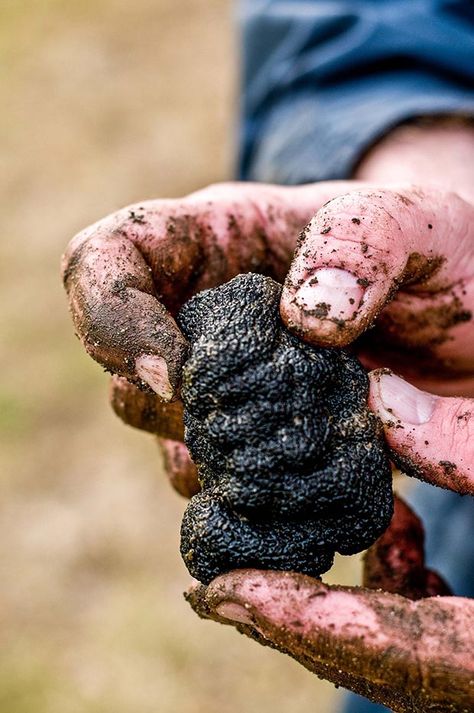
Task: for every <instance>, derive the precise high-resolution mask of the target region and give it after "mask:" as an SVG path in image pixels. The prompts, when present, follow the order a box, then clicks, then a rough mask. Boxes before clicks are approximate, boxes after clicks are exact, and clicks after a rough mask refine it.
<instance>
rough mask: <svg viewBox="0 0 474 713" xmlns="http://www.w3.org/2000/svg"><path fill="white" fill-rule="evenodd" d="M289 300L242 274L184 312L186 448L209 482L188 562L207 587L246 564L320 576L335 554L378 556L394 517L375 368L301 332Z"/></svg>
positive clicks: (188, 515) (184, 534) (185, 546)
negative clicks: (374, 391)
mask: <svg viewBox="0 0 474 713" xmlns="http://www.w3.org/2000/svg"><path fill="white" fill-rule="evenodd" d="M280 295H281V285H280V284H278V283H277V282H275V281H274V280H272V279H270V278H268V277H264V276H263V275H256V274H246V275H239V276H237V277H235V278H234V279H233V280H231V281H230V282H227V283H226V284H224V285H222V286H220V287H216V288H214V289H210V290H206V291H204V292H201V293H199V294H198V295H196V296H195V297H193V298H192V299H191V300H189V302H187V303H186V304H185V305H184V306H183V308H182V309H181V311H180V313H179V315H178V322H179V325H180V327H181V329H182V330H183V332H184V334H185V336H186V337H187V338H188V340H189V342H190V354H189V358H188V360H187V362H186V364H185V367H184V376H183V391H182V394H183V402H184V423H185V442H186V445H187V446H188V448H189V450H190V453H191V455H192V457H193V459H194V461H195V462H196V464H197V467H198V473H199V479H200V482H201V486H202V491H201V492H200V493H199V494H198V495H195V496H194V497H193V498H192V499H191V501H190V503H189V505H188V507H187V509H186V512H185V515H184V519H183V523H182V528H181V554H182V556H183V559H184V562H185V564H186V566H187V568H188V570H189V572H190V573H191V575H192V576H193V577H195V578H196V579H198V580H200V581H201V582H203V583H204V584H207V583H208V582H210V581H211V580H212V579H213V578H214V577H216V576H217V575H218V574H221V573H223V572H226V571H228V570H231V569H236V568H243V567H256V568H261V569H277V570H292V571H296V572H301V573H304V574H309V575H312V576H318V575H320V574H321V573H322V572H325V571H326V570H328V569H329V568H330V567H331V565H332V561H333V557H334V553H335V552H336V551H337V552H341V553H342V554H353V553H355V552H359V551H360V550H362V549H365V548H367V547H369V546H370V545H371V544H372V543H373V542H374V541H375V540H376V539H377V537H379V536H380V535H381V534H382V532H383V531H384V530H385V529H386V528H387V526H388V524H389V522H390V519H391V516H392V511H393V496H392V480H391V468H390V463H389V459H388V456H387V452H386V449H385V445H384V441H383V439H382V435H381V432H380V428H379V425H378V421H377V419H376V417H375V416H374V415H373V414H372V413H371V412H370V411H369V410H368V408H367V395H368V378H367V375H366V372H365V371H364V369H363V367H362V365H361V364H360V363H359V361H358V360H357V359H356V358H355V357H354V356H351V355H350V354H349V353H347V352H346V351H344V350H342V349H324V348H317V347H313V346H310V345H308V344H305V343H304V342H302V341H300V340H299V339H298V338H297V337H295V336H293V335H292V334H290V333H289V332H288V331H287V330H286V329H285V327H284V326H283V323H282V322H281V320H280V315H279V302H280Z"/></svg>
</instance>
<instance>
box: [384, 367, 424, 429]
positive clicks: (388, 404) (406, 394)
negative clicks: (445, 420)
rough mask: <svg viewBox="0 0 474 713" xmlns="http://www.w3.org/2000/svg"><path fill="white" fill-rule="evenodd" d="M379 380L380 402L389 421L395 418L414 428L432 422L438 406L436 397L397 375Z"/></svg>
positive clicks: (388, 375)
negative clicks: (431, 419)
mask: <svg viewBox="0 0 474 713" xmlns="http://www.w3.org/2000/svg"><path fill="white" fill-rule="evenodd" d="M377 378H378V379H379V382H378V387H379V395H380V400H381V401H382V404H383V407H384V408H385V411H386V415H385V418H386V419H387V420H390V419H392V420H393V419H394V418H395V419H398V420H400V421H404V422H405V423H411V424H413V425H414V426H419V425H420V424H422V423H427V422H428V421H429V420H430V418H431V416H432V415H433V411H434V408H435V405H436V400H437V397H436V396H433V395H432V394H427V393H426V392H425V391H420V389H417V388H416V387H415V386H412V385H411V384H409V383H408V381H405V380H404V379H400V377H398V376H395V374H382V375H381V376H379V377H377Z"/></svg>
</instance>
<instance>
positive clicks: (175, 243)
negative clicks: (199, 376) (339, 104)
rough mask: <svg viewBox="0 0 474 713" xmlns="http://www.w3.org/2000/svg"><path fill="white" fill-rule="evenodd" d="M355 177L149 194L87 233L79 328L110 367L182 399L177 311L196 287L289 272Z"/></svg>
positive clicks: (77, 264)
mask: <svg viewBox="0 0 474 713" xmlns="http://www.w3.org/2000/svg"><path fill="white" fill-rule="evenodd" d="M341 190H348V184H347V183H341V184H339V183H334V184H332V183H331V184H316V185H315V186H303V187H293V188H281V187H277V186H264V185H262V186H259V185H256V184H223V185H220V186H210V187H209V188H208V189H206V190H203V191H199V192H198V193H195V194H192V195H191V196H188V197H187V198H185V199H180V200H162V201H149V202H146V203H144V204H143V205H136V206H130V207H129V208H125V209H123V210H121V211H118V212H117V213H115V214H113V215H111V216H108V217H107V218H105V219H104V220H102V221H100V222H98V223H96V224H95V225H92V226H91V227H89V228H87V229H86V230H84V231H82V233H80V234H79V235H77V236H76V237H75V238H74V239H73V240H72V241H71V243H70V245H69V247H68V249H67V251H66V254H65V256H64V258H63V266H62V267H63V278H64V284H65V287H66V290H67V292H68V295H69V302H70V306H71V311H72V315H73V320H74V324H75V327H76V331H77V334H78V336H79V338H80V339H81V340H82V342H83V344H84V346H85V348H86V350H87V351H88V353H89V354H90V355H91V356H92V357H93V358H94V359H95V360H96V361H98V362H99V363H101V364H102V365H103V366H104V367H105V368H106V369H107V370H109V371H112V372H113V373H116V374H118V375H121V376H124V377H127V378H128V379H129V380H131V381H134V382H135V383H137V385H140V384H142V385H148V386H149V387H151V388H152V389H153V390H154V391H155V392H156V393H157V394H158V395H159V396H160V397H161V398H162V399H164V400H167V401H168V400H170V399H171V398H173V397H176V394H177V390H178V388H179V379H180V373H181V367H182V363H183V360H184V358H185V354H186V343H185V340H184V338H183V336H182V334H181V333H180V331H179V329H178V327H177V325H176V323H175V321H174V319H173V316H174V315H175V314H176V312H177V311H178V309H179V308H180V306H181V305H182V304H183V303H184V302H185V301H186V300H187V299H188V298H189V297H190V296H191V295H192V294H194V293H196V292H199V291H200V290H203V289H206V288H208V287H213V286H215V285H217V284H220V283H222V282H225V281H227V280H229V279H230V278H231V277H234V276H235V275H236V274H238V273H241V272H248V271H254V272H263V273H265V274H269V275H272V276H275V277H277V278H279V279H282V277H283V276H284V274H285V273H286V270H287V267H288V265H289V261H290V257H291V254H292V252H293V248H294V244H295V240H296V236H297V234H298V231H299V230H300V229H301V227H302V226H303V225H304V224H305V222H306V221H307V220H309V218H310V216H311V215H312V214H313V213H314V211H315V210H317V208H318V207H319V206H320V205H321V204H322V202H324V201H325V200H328V198H331V197H333V196H334V195H338V193H340V192H341Z"/></svg>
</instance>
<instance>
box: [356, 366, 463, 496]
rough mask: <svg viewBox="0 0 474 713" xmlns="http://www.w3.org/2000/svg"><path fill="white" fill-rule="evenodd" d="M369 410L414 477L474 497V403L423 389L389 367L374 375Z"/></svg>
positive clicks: (397, 460) (400, 463)
mask: <svg viewBox="0 0 474 713" xmlns="http://www.w3.org/2000/svg"><path fill="white" fill-rule="evenodd" d="M369 376H370V395H369V406H370V408H371V409H372V411H374V412H375V413H376V414H377V415H378V416H379V417H380V419H381V420H382V422H383V425H384V429H385V438H386V441H387V443H388V445H389V446H390V448H391V449H392V459H393V460H394V462H395V463H396V465H397V466H398V467H400V468H401V469H402V470H403V471H404V472H406V473H408V474H409V475H413V476H415V477H417V478H419V479H420V480H426V481H428V482H430V483H433V484H434V485H438V486H440V487H442V488H448V489H449V490H454V491H456V492H458V493H461V494H463V495H466V494H470V495H474V425H473V424H474V421H473V420H471V416H474V400H473V399H463V398H452V397H449V398H447V397H441V396H435V395H433V394H429V393H427V392H426V391H421V390H420V389H417V388H416V387H415V386H412V385H411V384H409V383H408V382H407V381H405V380H404V379H401V378H400V377H398V376H396V375H395V374H393V372H391V371H389V370H388V369H379V370H376V371H373V372H371V373H370V375H369Z"/></svg>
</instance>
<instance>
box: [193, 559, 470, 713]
mask: <svg viewBox="0 0 474 713" xmlns="http://www.w3.org/2000/svg"><path fill="white" fill-rule="evenodd" d="M188 599H189V600H190V603H191V604H192V606H193V607H194V608H195V610H196V611H197V612H198V614H200V615H201V616H203V617H206V618H213V619H215V620H217V621H220V622H221V623H230V622H231V621H232V622H237V626H238V628H239V629H240V631H242V632H243V633H246V634H248V635H249V636H251V637H252V638H254V639H257V640H258V641H260V643H264V644H265V643H267V642H268V643H271V645H272V646H274V647H276V648H277V649H279V650H281V651H283V652H285V653H289V654H290V655H291V656H293V657H294V658H296V659H297V660H298V661H300V663H302V664H303V665H304V666H306V667H307V668H309V669H310V670H311V671H314V672H315V673H317V674H318V675H319V676H322V677H324V678H327V679H328V680H330V681H333V682H334V683H336V684H338V685H342V686H344V687H346V688H350V689H352V690H354V691H357V692H358V693H361V694H362V695H365V696H367V697H369V698H371V699H372V700H374V701H378V702H380V703H384V704H386V705H388V706H390V708H391V709H392V710H394V711H413V710H416V711H419V712H420V713H423V712H424V711H426V712H428V711H429V710H453V711H469V710H472V708H471V706H472V702H473V700H474V699H473V696H474V694H473V692H472V686H471V685H470V684H471V683H472V680H473V676H474V660H473V657H472V651H473V650H474V631H473V628H472V626H471V622H472V617H473V616H474V602H473V601H472V600H469V599H462V598H455V597H438V598H436V599H432V598H427V599H421V600H419V601H416V602H414V601H410V600H409V599H405V598H403V597H400V596H398V595H396V594H389V593H387V592H381V591H371V590H369V589H361V588H352V587H334V586H332V587H329V586H327V585H325V584H323V583H321V582H319V581H318V580H315V579H312V578H310V577H306V576H304V575H298V574H293V573H289V572H261V571H257V570H236V571H235V572H231V573H230V574H227V575H223V576H221V577H217V579H215V580H214V581H213V582H212V583H211V584H210V585H209V586H208V587H207V588H205V587H202V586H196V585H195V586H194V588H193V590H192V591H191V592H190V593H189V594H188ZM415 631H416V636H414V632H415ZM447 650H449V651H450V656H449V659H448V658H446V651H447ZM436 706H444V707H439V708H438V707H436Z"/></svg>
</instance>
